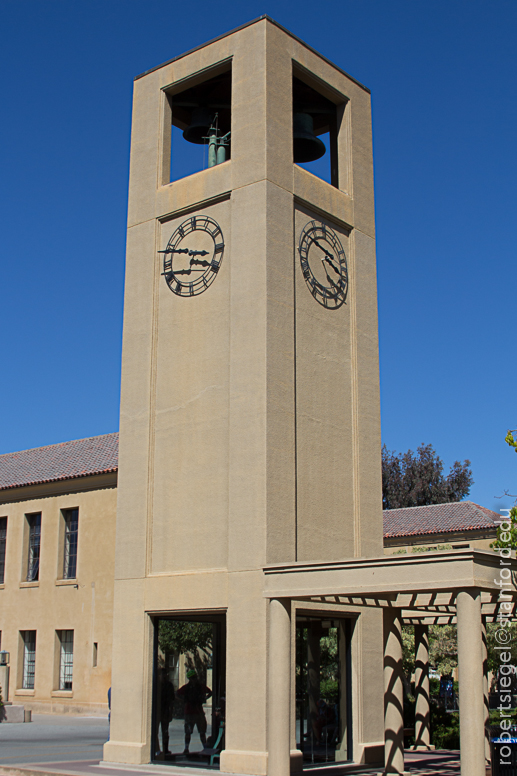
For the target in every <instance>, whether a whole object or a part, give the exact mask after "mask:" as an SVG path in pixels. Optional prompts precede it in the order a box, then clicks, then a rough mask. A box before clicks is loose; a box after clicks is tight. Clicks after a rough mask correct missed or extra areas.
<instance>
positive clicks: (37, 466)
mask: <svg viewBox="0 0 517 776" xmlns="http://www.w3.org/2000/svg"><path fill="white" fill-rule="evenodd" d="M117 468H118V434H117V433H114V434H103V435H102V436H96V437H89V438H88V439H75V440H74V441H72V442H61V444H58V445H47V446H46V447H35V448H33V449H32V450H22V451H20V452H18V453H5V454H4V455H0V490H6V489H8V488H19V487H21V486H23V485H37V484H39V483H43V482H55V481H57V480H69V479H74V478H76V477H87V476H88V475H91V474H108V473H109V472H116V471H117Z"/></svg>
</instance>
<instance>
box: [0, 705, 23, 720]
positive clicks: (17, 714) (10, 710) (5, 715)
mask: <svg viewBox="0 0 517 776" xmlns="http://www.w3.org/2000/svg"><path fill="white" fill-rule="evenodd" d="M0 720H1V721H2V722H25V706H14V705H13V704H11V703H10V704H9V705H8V706H7V705H6V706H4V707H3V708H2V709H1V715H0Z"/></svg>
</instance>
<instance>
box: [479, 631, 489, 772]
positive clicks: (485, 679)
mask: <svg viewBox="0 0 517 776" xmlns="http://www.w3.org/2000/svg"><path fill="white" fill-rule="evenodd" d="M481 650H482V651H481V654H482V656H483V704H484V720H485V761H486V762H490V731H489V729H488V725H489V723H490V709H489V706H488V692H489V689H490V688H489V686H488V644H487V638H486V620H485V618H484V617H483V618H482V619H481Z"/></svg>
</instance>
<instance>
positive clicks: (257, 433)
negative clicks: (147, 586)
mask: <svg viewBox="0 0 517 776" xmlns="http://www.w3.org/2000/svg"><path fill="white" fill-rule="evenodd" d="M266 194H267V186H266V183H265V182H263V183H257V184H254V185H252V186H245V187H244V188H242V189H239V190H237V191H235V192H234V194H233V196H232V201H231V204H232V256H233V260H232V264H231V269H230V275H231V291H230V316H231V318H230V342H231V352H230V399H229V400H230V439H229V445H230V449H229V534H228V553H229V556H228V557H229V559H228V566H229V568H230V569H237V568H239V569H242V568H257V567H259V566H261V565H262V564H263V563H264V562H265V542H266V410H267V393H266V391H267V377H266V334H267V299H266V282H267V279H266V260H265V255H266Z"/></svg>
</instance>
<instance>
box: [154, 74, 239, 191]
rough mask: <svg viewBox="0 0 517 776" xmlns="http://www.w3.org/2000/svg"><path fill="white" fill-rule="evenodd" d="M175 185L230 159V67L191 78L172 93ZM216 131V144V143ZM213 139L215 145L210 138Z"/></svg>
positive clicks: (172, 179)
mask: <svg viewBox="0 0 517 776" xmlns="http://www.w3.org/2000/svg"><path fill="white" fill-rule="evenodd" d="M167 99H168V102H169V106H170V111H171V123H172V127H171V155H170V174H169V180H168V181H165V182H172V181H176V180H179V179H181V178H185V177H187V176H188V175H193V174H194V173H196V172H200V171H201V170H204V169H206V168H207V167H212V166H214V165H216V164H221V163H222V162H223V161H227V160H229V159H231V131H230V130H231V102H232V72H231V64H230V63H228V62H226V63H224V64H222V65H221V66H219V67H218V68H214V69H212V70H211V71H210V77H207V75H206V73H205V74H204V78H203V75H200V76H197V77H195V78H192V79H190V80H189V82H187V86H186V88H185V86H183V89H182V90H181V91H179V90H178V91H176V90H172V89H171V90H170V91H168V92H167ZM214 130H216V133H217V141H218V142H217V144H214V142H213V137H212V136H213V134H214ZM211 137H212V143H210V139H211Z"/></svg>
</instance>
